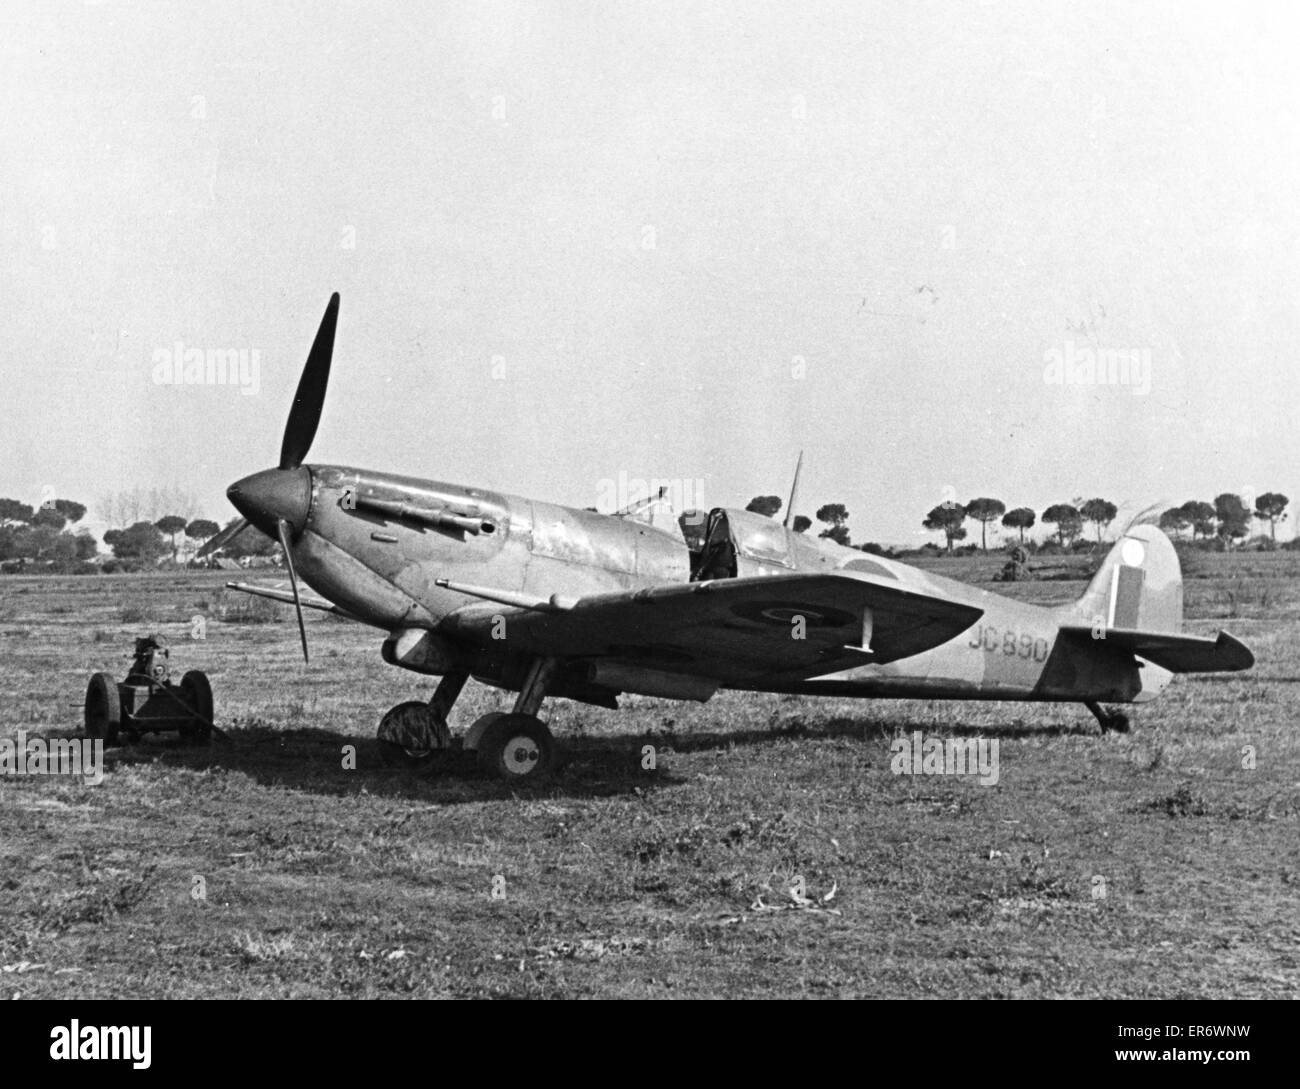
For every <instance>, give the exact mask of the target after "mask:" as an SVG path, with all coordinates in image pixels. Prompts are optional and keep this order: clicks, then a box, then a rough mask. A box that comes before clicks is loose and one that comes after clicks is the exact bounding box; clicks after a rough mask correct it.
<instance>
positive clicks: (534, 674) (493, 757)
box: [465, 658, 557, 783]
mask: <svg viewBox="0 0 1300 1089" xmlns="http://www.w3.org/2000/svg"><path fill="white" fill-rule="evenodd" d="M556 665H557V662H556V660H555V659H554V658H537V659H535V660H534V661H533V663H532V665H531V666H529V668H528V675H527V676H526V677H525V678H524V683H523V685H522V686H521V687H520V689H519V697H518V698H517V699H516V700H515V705H514V707H513V708H512V709H511V711H510V713H509V714H508V715H503V714H500V713H498V714H491V715H484V716H483V717H482V718H480V719H479V720H478V721H477V722H475V723H474V725H473V726H471V727H470V728H469V733H468V734H467V735H466V738H465V743H466V746H467V747H473V748H476V749H477V750H478V764H479V767H480V768H482V769H483V771H484V772H486V773H487V774H489V775H495V776H496V777H497V778H499V779H504V780H506V782H509V783H531V782H536V781H537V780H539V779H544V778H545V777H546V775H547V774H548V773H549V772H550V771H551V769H552V767H553V766H554V762H555V741H554V739H553V738H552V737H551V731H550V730H548V729H547V728H546V723H544V722H543V721H542V720H541V719H540V718H538V717H537V712H538V711H540V710H541V707H542V701H543V700H544V699H545V698H546V689H547V686H548V685H549V684H550V682H551V678H552V677H553V676H554V675H555V668H556Z"/></svg>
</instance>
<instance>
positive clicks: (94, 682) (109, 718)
mask: <svg viewBox="0 0 1300 1089" xmlns="http://www.w3.org/2000/svg"><path fill="white" fill-rule="evenodd" d="M121 727H122V701H121V699H119V698H118V694H117V681H115V680H113V678H112V677H110V676H109V675H108V674H107V673H96V674H95V675H94V676H93V677H91V678H90V684H89V685H87V686H86V736H87V737H89V738H92V739H95V740H100V741H103V742H104V744H105V745H106V746H107V745H115V744H117V733H118V730H120V729H121Z"/></svg>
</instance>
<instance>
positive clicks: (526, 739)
mask: <svg viewBox="0 0 1300 1089" xmlns="http://www.w3.org/2000/svg"><path fill="white" fill-rule="evenodd" d="M554 761H555V741H554V739H553V738H552V737H551V731H550V730H548V729H547V728H546V724H545V723H544V722H542V721H541V719H537V718H534V717H533V716H532V715H513V714H511V715H502V716H501V717H500V718H498V719H496V720H495V721H494V722H490V723H488V726H487V728H486V729H485V730H484V731H483V736H482V737H481V738H479V743H478V765H479V767H480V768H481V769H482V770H483V771H484V773H486V774H488V775H494V776H496V777H497V778H498V779H503V780H505V781H506V782H508V783H535V782H537V781H539V780H541V779H545V778H546V777H547V775H549V774H550V771H551V769H552V767H553V766H554Z"/></svg>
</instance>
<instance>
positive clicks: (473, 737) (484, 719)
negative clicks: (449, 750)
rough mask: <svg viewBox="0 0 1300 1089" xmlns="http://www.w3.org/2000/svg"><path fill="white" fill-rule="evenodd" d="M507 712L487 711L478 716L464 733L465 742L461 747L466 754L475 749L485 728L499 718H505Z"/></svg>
mask: <svg viewBox="0 0 1300 1089" xmlns="http://www.w3.org/2000/svg"><path fill="white" fill-rule="evenodd" d="M507 714H509V712H508V711H489V712H488V713H487V714H486V715H480V716H479V717H478V718H476V719H475V720H474V722H473V723H472V724H471V725H470V728H469V729H468V730H466V731H465V741H464V743H463V745H462V748H464V749H465V750H466V751H467V752H469V751H471V750H474V749H477V748H478V747H479V744H480V743H481V742H482V740H483V734H484V733H485V732H486V730H487V728H488V727H489V726H491V725H492V723H494V722H496V720H497V719H499V718H505V717H506V715H507Z"/></svg>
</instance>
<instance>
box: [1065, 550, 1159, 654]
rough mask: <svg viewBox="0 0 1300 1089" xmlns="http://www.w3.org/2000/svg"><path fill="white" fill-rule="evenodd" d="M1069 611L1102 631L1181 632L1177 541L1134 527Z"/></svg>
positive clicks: (1110, 554)
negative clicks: (1174, 543)
mask: <svg viewBox="0 0 1300 1089" xmlns="http://www.w3.org/2000/svg"><path fill="white" fill-rule="evenodd" d="M1070 611H1071V613H1072V614H1073V615H1074V616H1075V617H1076V618H1078V620H1079V621H1081V622H1083V623H1085V624H1088V625H1091V626H1093V627H1100V628H1101V629H1103V630H1110V629H1113V628H1119V629H1122V630H1129V631H1146V632H1167V633H1170V634H1177V633H1179V632H1181V631H1182V630H1183V575H1182V569H1181V567H1180V566H1179V563H1178V553H1177V552H1176V551H1175V550H1174V546H1173V543H1172V542H1171V541H1170V540H1169V538H1168V537H1166V536H1165V535H1164V534H1163V533H1162V532H1161V531H1160V530H1159V529H1157V528H1156V527H1155V526H1152V525H1137V526H1132V527H1130V528H1129V529H1127V530H1126V531H1125V532H1124V533H1123V534H1122V535H1121V536H1120V538H1119V540H1118V541H1116V542H1115V545H1114V547H1112V548H1111V550H1110V552H1109V553H1107V555H1106V559H1105V560H1104V561H1102V565H1101V569H1100V570H1099V571H1098V572H1097V574H1096V575H1094V576H1093V579H1092V581H1091V582H1090V583H1089V584H1088V589H1087V590H1085V591H1084V593H1083V596H1082V597H1081V598H1079V600H1078V601H1077V602H1075V604H1074V606H1073V608H1072V609H1071V610H1070Z"/></svg>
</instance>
